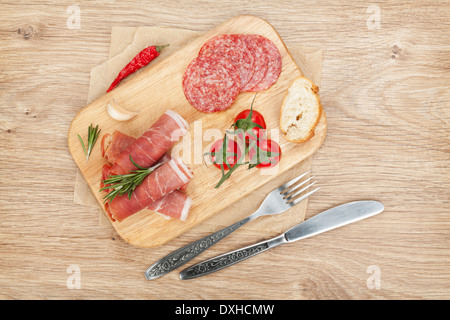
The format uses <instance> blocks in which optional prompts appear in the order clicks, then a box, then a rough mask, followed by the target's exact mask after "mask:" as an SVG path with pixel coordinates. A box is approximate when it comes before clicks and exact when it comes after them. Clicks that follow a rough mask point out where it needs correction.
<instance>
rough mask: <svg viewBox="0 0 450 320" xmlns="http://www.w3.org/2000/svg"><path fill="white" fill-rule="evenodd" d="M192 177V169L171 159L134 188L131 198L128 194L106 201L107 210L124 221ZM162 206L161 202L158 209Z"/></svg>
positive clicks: (113, 217)
mask: <svg viewBox="0 0 450 320" xmlns="http://www.w3.org/2000/svg"><path fill="white" fill-rule="evenodd" d="M112 168H114V166H113V167H112ZM191 177H192V171H191V170H190V169H189V168H188V167H187V166H186V165H185V164H184V163H183V162H182V161H181V160H180V159H171V160H170V161H169V162H166V163H164V164H163V165H161V166H160V167H158V168H157V169H156V170H155V171H153V172H152V173H150V174H149V175H148V176H147V177H146V178H145V179H144V180H143V181H142V183H141V184H140V185H139V186H138V187H137V188H136V189H135V190H134V192H133V193H132V195H131V198H128V195H123V196H116V197H115V198H114V200H113V201H111V202H110V203H106V210H107V212H108V214H109V215H110V216H111V218H112V219H114V220H118V221H122V220H123V219H125V218H127V217H129V216H131V215H132V214H134V213H136V212H138V211H141V210H142V209H144V208H146V207H147V206H149V205H150V204H151V203H153V202H155V201H157V200H160V199H162V198H163V197H164V196H166V195H169V194H170V193H171V192H173V191H175V190H177V189H178V188H180V187H181V186H183V185H184V184H186V183H187V182H188V181H189V179H190V178H191ZM171 197H174V196H173V195H172V196H171ZM180 199H181V197H180ZM189 206H190V205H189ZM162 207H163V204H162V203H161V204H160V207H158V209H159V210H161V208H162ZM155 208H156V207H155ZM181 214H182V213H181Z"/></svg>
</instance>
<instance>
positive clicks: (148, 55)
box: [106, 44, 168, 92]
mask: <svg viewBox="0 0 450 320" xmlns="http://www.w3.org/2000/svg"><path fill="white" fill-rule="evenodd" d="M167 46H168V44H166V45H163V46H150V47H147V48H145V49H144V50H142V51H141V52H139V53H138V54H137V55H136V56H135V57H134V58H133V59H132V60H131V61H130V62H129V63H128V64H127V65H126V66H125V68H123V69H122V71H120V72H119V74H118V75H117V78H116V79H115V80H114V81H113V83H111V86H110V87H109V89H108V91H106V92H110V91H111V90H112V89H114V88H115V87H116V86H117V85H118V84H119V83H120V81H122V80H123V79H125V78H126V77H127V76H129V75H130V74H132V73H133V72H136V71H137V70H139V69H140V68H142V67H145V66H146V65H148V64H149V63H150V62H151V61H152V60H153V59H155V58H156V57H157V56H159V53H160V52H161V49H162V48H165V47H167Z"/></svg>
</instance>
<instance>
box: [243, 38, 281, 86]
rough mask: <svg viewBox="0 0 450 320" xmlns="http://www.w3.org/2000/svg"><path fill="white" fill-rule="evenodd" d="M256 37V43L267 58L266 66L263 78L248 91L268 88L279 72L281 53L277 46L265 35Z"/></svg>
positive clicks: (276, 78)
mask: <svg viewBox="0 0 450 320" xmlns="http://www.w3.org/2000/svg"><path fill="white" fill-rule="evenodd" d="M257 37H258V38H257V39H258V40H257V41H258V44H259V46H261V47H262V48H263V49H264V51H265V55H266V57H267V59H268V68H267V71H266V74H265V75H264V78H263V79H262V80H261V81H260V82H259V83H258V84H257V85H256V86H254V87H253V88H251V89H250V90H248V91H262V90H266V89H268V88H270V87H271V86H272V85H273V84H274V83H275V82H276V81H277V80H278V77H279V76H280V73H281V54H280V51H279V50H278V48H277V46H276V45H275V44H274V43H273V42H272V41H270V40H269V39H267V38H265V37H262V36H257Z"/></svg>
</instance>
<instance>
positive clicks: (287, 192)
mask: <svg viewBox="0 0 450 320" xmlns="http://www.w3.org/2000/svg"><path fill="white" fill-rule="evenodd" d="M312 178H314V176H312V177H309V178H308V179H306V180H305V181H303V182H301V183H299V184H294V186H293V187H289V188H288V189H290V190H287V189H285V190H283V191H282V192H281V193H283V194H284V196H285V197H287V196H288V194H290V193H292V192H294V191H295V190H297V189H298V188H300V187H301V186H302V185H304V184H306V183H307V182H308V181H310V180H311V179H312Z"/></svg>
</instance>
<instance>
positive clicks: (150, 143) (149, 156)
mask: <svg viewBox="0 0 450 320" xmlns="http://www.w3.org/2000/svg"><path fill="white" fill-rule="evenodd" d="M187 131H188V123H187V122H186V120H184V119H183V117H181V116H180V115H179V114H178V113H176V112H175V111H173V110H168V111H166V113H164V114H163V115H162V116H161V117H160V118H159V119H158V120H157V121H156V122H155V123H154V124H153V125H152V126H151V127H150V128H149V129H148V130H147V131H145V132H144V133H143V134H142V135H141V136H140V137H139V138H137V139H136V141H134V142H133V143H132V144H130V145H129V146H128V147H126V149H125V150H124V151H123V152H122V153H120V155H119V156H117V157H116V159H115V162H114V164H113V166H112V168H111V170H110V174H127V173H129V172H130V171H132V170H135V169H136V167H135V165H134V164H133V163H132V162H131V161H130V155H131V157H132V158H133V160H134V162H135V163H137V164H138V165H140V166H141V167H145V168H149V167H151V166H152V165H153V164H155V163H156V161H158V160H159V159H160V158H161V157H162V156H163V155H164V154H165V153H166V152H167V151H168V150H169V149H170V148H172V146H173V145H174V144H175V143H176V142H177V141H178V140H179V139H180V137H182V136H184V135H185V134H186V133H187Z"/></svg>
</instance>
